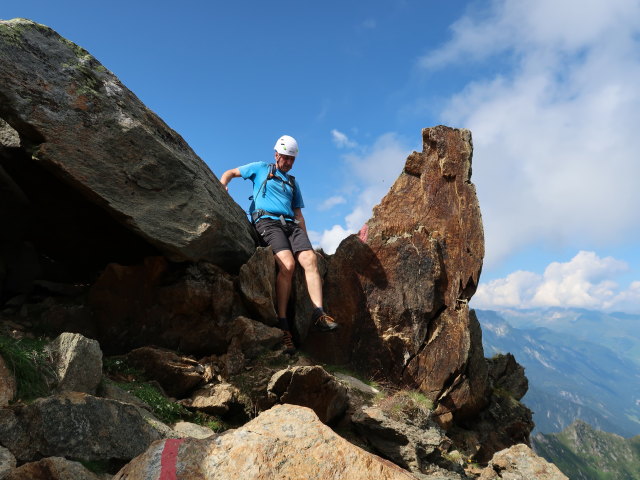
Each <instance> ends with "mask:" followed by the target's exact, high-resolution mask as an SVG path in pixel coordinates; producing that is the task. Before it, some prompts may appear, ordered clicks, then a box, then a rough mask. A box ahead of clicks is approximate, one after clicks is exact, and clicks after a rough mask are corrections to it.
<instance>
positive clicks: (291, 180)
mask: <svg viewBox="0 0 640 480" xmlns="http://www.w3.org/2000/svg"><path fill="white" fill-rule="evenodd" d="M276 170H277V167H276V164H275V163H270V164H269V173H268V174H267V178H265V179H264V181H263V182H262V184H261V185H260V188H258V192H257V193H256V195H260V191H261V190H262V196H263V197H265V196H266V195H267V182H268V181H269V180H275V181H278V182H280V183H282V188H283V189H284V186H285V185H289V186H290V187H291V191H292V196H291V200H292V201H293V199H294V198H295V196H296V177H294V176H293V175H287V174H286V173H284V172H283V175H284V176H285V177H286V180H285V179H283V178H281V177H279V176H278V175H276ZM249 200H251V205H250V206H249V211H250V212H251V210H252V209H253V208H254V207H255V199H254V198H253V195H251V196H250V197H249ZM265 215H269V216H271V217H278V218H279V219H280V223H281V224H282V225H283V226H285V225H286V224H287V220H289V221H290V222H294V223H296V224H297V223H299V222H298V220H296V219H295V218H293V217H289V216H287V215H280V214H277V213H271V212H268V211H266V210H262V209H258V210H254V211H253V213H251V223H254V224H255V223H256V222H257V221H258V219H259V218H260V217H264V216H265Z"/></svg>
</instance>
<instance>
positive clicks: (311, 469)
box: [113, 405, 416, 480]
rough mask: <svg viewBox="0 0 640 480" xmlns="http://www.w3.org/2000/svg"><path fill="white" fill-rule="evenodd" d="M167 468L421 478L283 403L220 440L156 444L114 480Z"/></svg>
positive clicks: (222, 473) (186, 475) (246, 475)
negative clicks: (365, 449)
mask: <svg viewBox="0 0 640 480" xmlns="http://www.w3.org/2000/svg"><path fill="white" fill-rule="evenodd" d="M163 459H166V460H165V462H163ZM163 463H164V465H163ZM167 464H170V465H168V466H167ZM163 468H164V469H165V470H166V469H167V468H168V469H170V470H171V471H172V472H175V473H174V475H175V476H176V477H177V478H180V479H182V480H192V479H193V480H196V479H198V480H199V479H203V478H242V479H243V480H254V479H255V480H258V479H267V478H318V479H320V478H323V479H332V480H365V479H366V480H369V479H372V478H376V479H378V480H391V479H394V480H395V479H397V480H409V479H412V478H416V477H414V476H413V475H411V474H409V473H408V472H407V471H406V470H403V469H401V468H400V467H398V466H396V465H394V464H392V463H391V462H388V461H385V460H383V459H381V458H379V457H376V456H375V455H372V454H370V453H367V452H365V451H364V450H362V449H360V448H358V447H356V446H354V445H352V444H350V443H349V442H347V441H346V440H344V439H343V438H341V437H340V436H338V435H337V434H335V433H334V432H333V431H332V430H331V429H330V428H329V427H327V426H326V425H324V424H323V423H322V422H320V421H319V420H318V417H317V416H316V415H315V414H314V413H313V411H312V410H310V409H308V408H305V407H298V406H294V405H277V406H275V407H273V408H271V409H270V410H268V411H266V412H264V413H262V414H261V415H260V416H258V417H257V418H255V419H253V420H252V421H250V422H249V423H247V424H245V425H244V426H243V427H241V428H239V429H237V430H233V431H231V432H228V433H225V434H222V435H219V436H217V437H215V438H211V439H204V440H196V439H185V440H182V441H180V440H171V439H169V440H165V441H160V442H156V443H154V444H153V445H152V446H151V447H150V448H149V449H148V450H147V451H146V452H145V453H144V454H142V455H140V456H139V457H137V458H136V459H134V460H133V461H132V462H130V463H129V464H128V465H127V466H126V467H124V468H123V469H122V470H121V471H120V472H118V473H117V474H116V476H115V477H114V479H113V480H125V479H126V480H143V479H147V478H158V477H160V474H161V472H162V471H163Z"/></svg>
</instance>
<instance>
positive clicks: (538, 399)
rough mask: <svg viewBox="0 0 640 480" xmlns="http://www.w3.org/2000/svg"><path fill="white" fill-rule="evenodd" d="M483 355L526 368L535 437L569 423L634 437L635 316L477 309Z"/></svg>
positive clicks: (638, 365) (639, 398)
mask: <svg viewBox="0 0 640 480" xmlns="http://www.w3.org/2000/svg"><path fill="white" fill-rule="evenodd" d="M476 313H477V314H478V319H479V320H480V324H481V325H482V333H483V346H484V350H485V356H487V357H490V356H492V355H493V354H495V353H506V352H511V353H512V354H513V355H514V356H515V357H516V360H517V361H518V363H520V364H521V365H522V366H524V367H525V374H526V376H527V378H528V379H529V392H528V393H527V395H525V397H524V398H523V403H525V404H526V405H527V406H528V407H529V408H531V410H533V412H534V417H533V419H534V422H535V424H536V430H535V432H539V433H553V432H560V431H561V430H563V429H564V428H566V427H567V426H569V425H570V424H572V423H573V422H574V421H575V420H577V419H580V420H583V421H585V422H587V423H589V424H590V425H593V426H594V427H597V428H598V429H601V430H604V431H608V432H613V433H616V434H618V435H621V436H623V437H631V436H634V435H638V434H640V334H639V333H638V332H640V328H638V327H639V326H640V315H637V316H634V315H626V314H607V313H602V312H593V311H588V310H580V309H540V310H501V311H488V310H476Z"/></svg>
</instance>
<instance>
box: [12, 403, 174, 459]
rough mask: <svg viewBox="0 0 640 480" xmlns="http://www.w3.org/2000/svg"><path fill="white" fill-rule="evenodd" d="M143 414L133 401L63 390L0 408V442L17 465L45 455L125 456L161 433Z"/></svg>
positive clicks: (115, 457) (138, 449)
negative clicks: (121, 400) (131, 402)
mask: <svg viewBox="0 0 640 480" xmlns="http://www.w3.org/2000/svg"><path fill="white" fill-rule="evenodd" d="M143 414H144V415H148V412H145V411H144V410H141V409H138V408H136V407H134V406H133V405H129V404H125V403H120V402H117V401H114V400H108V399H104V398H97V397H93V396H91V395H87V394H84V393H79V392H67V393H64V394H60V395H55V396H52V397H46V398H41V399H38V400H36V401H34V402H33V403H31V404H29V405H22V406H19V407H14V408H13V409H0V444H2V445H4V446H5V447H6V448H8V449H9V450H10V451H11V453H12V454H13V455H15V457H16V458H17V459H18V461H19V462H20V463H22V462H30V461H35V460H38V459H40V458H42V457H48V456H62V457H68V458H76V459H82V460H119V461H123V460H130V459H131V458H133V457H135V456H136V455H139V454H140V453H142V452H143V451H144V450H145V449H146V448H147V447H148V446H149V445H150V444H151V443H152V442H154V441H155V440H158V439H161V438H165V436H166V433H160V432H159V430H158V429H157V428H155V427H154V426H152V425H151V424H150V421H149V420H148V419H145V418H144V416H143ZM158 423H159V422H158ZM167 429H168V427H167Z"/></svg>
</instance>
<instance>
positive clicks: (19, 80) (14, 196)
mask: <svg viewBox="0 0 640 480" xmlns="http://www.w3.org/2000/svg"><path fill="white" fill-rule="evenodd" d="M0 60H1V61H0V118H1V119H2V120H4V122H3V127H2V132H3V133H2V135H1V136H0V138H1V139H2V142H3V143H2V146H1V147H0V151H1V158H2V160H1V162H0V172H2V174H0V181H2V184H3V186H5V185H6V186H7V187H9V188H7V189H4V188H3V190H5V191H6V192H9V193H11V195H8V196H10V197H11V201H9V202H3V203H2V206H1V207H0V212H1V213H2V222H3V224H6V220H5V217H7V218H8V217H10V219H15V218H16V217H17V216H18V215H19V214H23V215H24V217H25V218H24V219H23V220H22V221H20V222H16V223H14V224H13V228H11V229H9V230H10V232H6V229H4V228H3V229H2V230H3V236H11V237H12V238H11V240H13V241H14V243H19V242H20V241H24V240H25V239H26V237H27V236H29V237H30V240H31V242H32V243H33V245H34V247H35V249H36V251H37V252H38V253H39V254H40V255H46V256H47V257H49V258H51V259H53V260H55V261H56V262H57V263H59V264H62V265H64V266H65V267H66V269H67V270H70V271H72V273H77V274H82V273H84V274H85V275H86V274H88V273H89V272H87V271H86V270H87V269H88V268H91V267H93V268H96V267H97V268H102V267H103V266H104V264H106V263H107V262H105V260H107V261H115V262H123V261H124V262H126V261H131V260H132V259H135V258H136V257H137V258H142V256H143V255H145V254H150V253H152V252H154V251H160V252H162V253H163V254H164V255H165V256H166V257H167V258H170V259H172V260H177V261H184V260H189V261H198V260H207V261H210V262H212V263H215V264H217V265H220V266H222V267H224V268H227V269H231V270H236V271H237V269H238V268H239V267H240V266H241V265H242V264H243V263H245V262H246V260H248V259H249V257H250V256H251V255H252V254H253V251H254V249H255V236H254V233H253V231H252V228H251V226H250V224H249V222H248V221H247V219H246V216H245V214H244V212H243V210H242V209H241V208H240V207H239V206H238V205H237V204H236V203H235V202H233V200H232V199H231V197H230V196H229V195H228V194H227V192H226V191H225V189H224V187H222V185H221V184H220V182H219V181H218V180H217V178H216V177H215V176H214V174H213V173H212V172H211V171H210V170H209V168H208V167H207V166H206V165H205V163H204V162H203V161H202V160H201V159H200V158H199V157H198V156H197V155H196V154H195V153H194V152H193V150H192V149H191V148H190V147H189V146H188V145H187V143H186V142H185V141H184V140H183V139H182V137H180V135H178V134H177V133H176V132H175V131H173V130H172V129H171V128H169V127H168V126H167V125H166V124H165V123H164V122H163V121H162V120H161V119H160V118H158V116H157V115H155V114H154V113H153V112H152V111H150V110H149V109H148V108H146V107H145V106H144V105H143V104H142V102H140V100H139V99H138V98H137V97H136V96H135V95H134V94H133V93H132V92H131V91H129V90H128V89H127V88H126V87H125V86H124V85H123V84H122V83H121V82H120V81H119V80H118V78H117V77H116V76H115V75H113V73H111V72H110V71H109V70H108V69H107V68H105V67H104V66H103V65H102V64H101V63H100V62H99V61H98V60H96V59H95V58H94V57H93V56H91V55H90V54H89V53H88V52H87V51H86V50H84V49H83V48H81V47H79V46H78V45H75V44H74V43H72V42H70V41H68V40H66V39H64V38H62V37H61V36H60V35H58V34H57V33H56V32H55V31H53V30H52V29H50V28H48V27H46V26H44V25H40V24H37V23H35V22H32V21H29V20H25V19H14V20H8V21H0ZM18 139H19V146H16V144H17V143H18V142H17V140H18ZM3 200H4V199H3ZM88 259H91V260H92V262H91V263H89V264H87V260H88ZM98 260H101V261H102V262H104V264H103V265H100V264H99V262H98ZM73 271H75V272H73ZM91 273H92V272H91Z"/></svg>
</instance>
